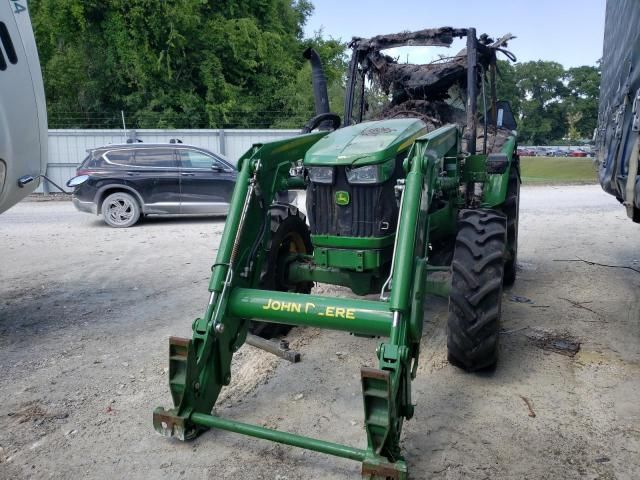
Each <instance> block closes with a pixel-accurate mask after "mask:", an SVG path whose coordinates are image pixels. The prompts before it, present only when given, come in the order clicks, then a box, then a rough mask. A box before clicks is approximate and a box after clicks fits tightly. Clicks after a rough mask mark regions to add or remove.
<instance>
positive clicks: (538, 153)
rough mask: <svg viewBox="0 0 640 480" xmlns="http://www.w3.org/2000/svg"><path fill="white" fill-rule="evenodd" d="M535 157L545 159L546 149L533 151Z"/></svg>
mask: <svg viewBox="0 0 640 480" xmlns="http://www.w3.org/2000/svg"><path fill="white" fill-rule="evenodd" d="M533 151H534V153H535V156H536V157H546V156H547V148H545V147H536V148H534V149H533Z"/></svg>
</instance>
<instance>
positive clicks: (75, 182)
mask: <svg viewBox="0 0 640 480" xmlns="http://www.w3.org/2000/svg"><path fill="white" fill-rule="evenodd" d="M88 179H89V175H80V176H78V177H73V178H72V179H71V180H69V181H68V182H67V187H77V186H78V185H80V184H82V183H84V182H86V181H87V180H88Z"/></svg>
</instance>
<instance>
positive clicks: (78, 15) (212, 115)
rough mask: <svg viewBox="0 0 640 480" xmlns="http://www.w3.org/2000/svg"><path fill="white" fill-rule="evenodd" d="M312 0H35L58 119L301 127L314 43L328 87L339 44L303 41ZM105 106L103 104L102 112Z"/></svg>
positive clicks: (338, 75) (334, 80)
mask: <svg viewBox="0 0 640 480" xmlns="http://www.w3.org/2000/svg"><path fill="white" fill-rule="evenodd" d="M312 11H313V6H312V4H311V3H310V2H309V1H308V0H209V1H207V0H173V1H161V2H158V1H153V0H108V1H99V0H33V1H32V2H31V12H32V17H33V23H34V27H35V32H36V39H37V43H38V47H39V52H40V57H41V58H40V60H41V64H42V66H43V75H44V80H45V88H46V94H47V102H48V109H49V115H50V120H51V123H52V124H53V126H55V124H56V122H58V123H61V122H62V121H64V122H65V123H66V125H65V126H76V127H84V126H94V127H95V126H114V125H113V123H114V121H115V122H116V124H118V123H119V115H117V113H119V112H120V110H124V111H125V112H126V114H127V122H128V123H129V124H130V125H132V126H137V127H140V128H170V127H182V128H186V127H190V128H198V127H211V128H216V127H238V128H243V127H257V126H259V127H270V126H274V125H279V126H290V127H292V126H296V127H297V126H299V125H301V124H302V123H304V121H305V120H306V119H307V117H308V116H310V115H311V114H312V113H313V107H312V106H313V96H312V91H311V80H310V73H309V71H310V68H309V66H308V65H307V62H306V61H305V60H304V59H303V58H302V51H303V50H304V48H306V47H307V46H314V47H315V48H317V49H318V50H319V51H320V53H321V55H322V56H323V58H324V59H326V63H327V74H328V77H329V80H330V86H331V88H332V89H333V90H336V89H340V87H341V84H342V74H343V72H344V59H343V58H342V56H343V50H344V46H343V45H342V44H340V42H339V41H336V40H324V39H322V38H321V37H320V36H319V35H318V36H316V37H314V38H312V39H306V40H305V39H304V38H303V27H304V24H305V21H306V19H307V18H308V17H309V15H310V14H311V12H312ZM98 112H102V113H98Z"/></svg>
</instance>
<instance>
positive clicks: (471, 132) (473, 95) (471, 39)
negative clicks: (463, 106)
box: [467, 28, 478, 155]
mask: <svg viewBox="0 0 640 480" xmlns="http://www.w3.org/2000/svg"><path fill="white" fill-rule="evenodd" d="M477 42H478V41H477V39H476V29H475V28H470V29H469V31H468V32H467V152H469V153H470V154H471V155H475V154H476V134H477V122H478V86H477V84H476V82H477V80H478V45H477Z"/></svg>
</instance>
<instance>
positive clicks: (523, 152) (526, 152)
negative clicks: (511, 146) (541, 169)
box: [517, 147, 536, 157]
mask: <svg viewBox="0 0 640 480" xmlns="http://www.w3.org/2000/svg"><path fill="white" fill-rule="evenodd" d="M517 152H518V155H519V156H521V157H535V156H536V151H535V150H533V149H532V148H525V147H522V148H518V150H517Z"/></svg>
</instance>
